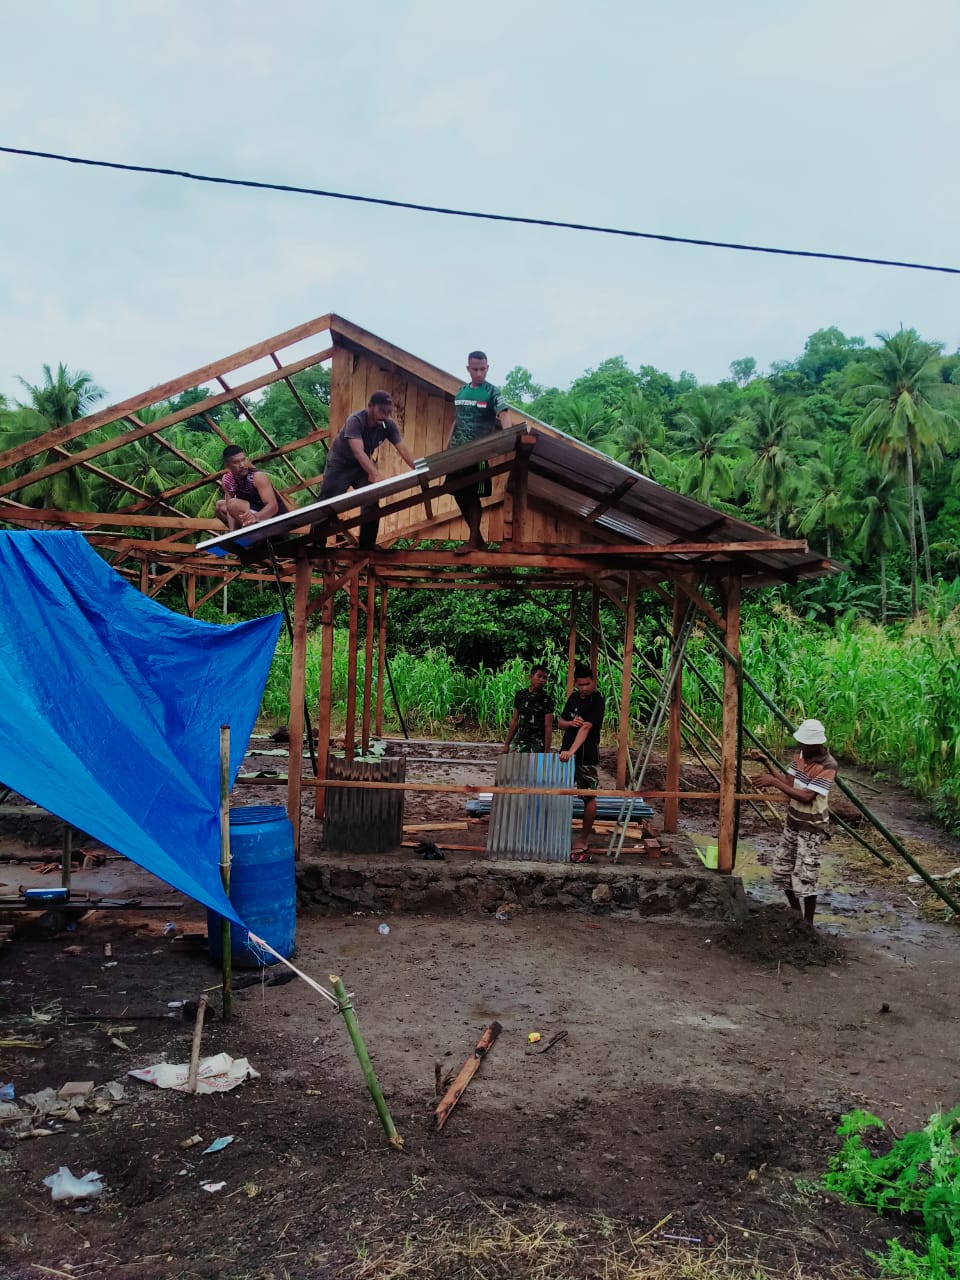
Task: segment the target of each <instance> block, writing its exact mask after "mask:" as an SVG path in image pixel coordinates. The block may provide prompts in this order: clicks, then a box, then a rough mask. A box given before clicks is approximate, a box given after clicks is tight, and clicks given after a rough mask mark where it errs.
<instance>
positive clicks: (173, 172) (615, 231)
mask: <svg viewBox="0 0 960 1280" xmlns="http://www.w3.org/2000/svg"><path fill="white" fill-rule="evenodd" d="M0 153H5V154H6V155H11V156H28V157H31V158H32V159H36V160H59V161H61V162H62V163H64V164H80V165H86V166H88V167H90V168H93V169H116V170H119V171H120V172H122V173H148V174H154V175H156V176H158V177H163V178H187V179H189V181H191V182H212V183H214V184H216V185H219V186H224V187H247V188H249V189H251V190H253V191H282V192H289V193H291V194H293V195H300V196H318V197H320V198H322V199H324V200H350V201H353V202H354V203H355V204H375V205H381V206H382V207H384V208H386V209H411V210H413V211H414V212H415V213H437V214H442V215H444V216H445V217H448V218H475V219H480V220H482V221H486V222H509V223H515V224H519V225H520V226H527V227H553V228H556V229H558V230H563V231H589V232H592V233H594V234H596V235H604V236H626V237H628V238H629V239H632V240H659V241H662V242H663V243H665V244H691V245H696V246H698V247H699V248H702V249H734V250H736V251H737V252H739V253H770V254H776V255H778V256H780V257H784V258H819V259H822V260H824V261H826V262H857V263H861V264H862V265H864V266H870V267H901V268H903V269H904V270H906V271H938V272H941V273H942V274H945V275H951V276H957V275H960V267H940V266H934V265H932V264H931V263H929V262H901V261H899V260H898V259H896V258H867V257H863V256H862V255H860V254H856V253H823V252H820V251H818V250H815V249H778V248H775V247H773V246H771V245H762V244H738V243H737V242H736V241H731V240H707V239H699V238H694V237H692V236H669V235H663V234H661V233H659V232H656V231H629V230H627V229H626V228H624V227H603V226H595V225H594V224H592V223H589V222H561V221H559V220H557V219H554V218H526V217H523V216H522V215H520V214H512V213H482V212H480V211H479V210H476V209H447V208H444V207H443V206H442V205H434V204H417V203H415V202H413V201H410V200H388V199H386V198H385V197H383V196H360V195H356V194H352V193H348V192H345V191H324V190H322V189H320V188H318V187H297V186H292V185H290V184H289V183H285V182H257V181H255V180H254V179H253V178H223V177H217V176H215V175H213V174H209V173H191V172H190V171H189V170H187V169H160V168H157V167H155V166H153V165H145V164H121V163H120V162H119V161H116V160H91V159H89V158H88V157H85V156H64V155H59V154H58V153H57V152H55V151H30V150H27V149H26V148H24V147H4V146H0Z"/></svg>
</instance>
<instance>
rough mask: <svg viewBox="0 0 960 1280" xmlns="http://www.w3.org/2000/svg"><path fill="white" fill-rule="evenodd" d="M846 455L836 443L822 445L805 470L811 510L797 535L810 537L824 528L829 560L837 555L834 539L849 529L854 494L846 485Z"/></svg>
mask: <svg viewBox="0 0 960 1280" xmlns="http://www.w3.org/2000/svg"><path fill="white" fill-rule="evenodd" d="M843 463H844V459H843V455H842V451H841V449H840V446H839V445H838V443H837V442H836V441H835V440H826V441H824V443H823V444H821V445H820V447H819V450H818V452H817V456H816V457H815V458H813V459H811V460H810V461H809V462H808V463H807V464H806V466H805V467H804V470H803V485H802V489H801V496H802V498H803V500H804V502H805V503H806V502H807V501H809V504H810V505H809V506H807V507H806V510H805V512H804V514H803V516H802V517H801V519H800V521H799V523H798V525H797V531H798V532H799V533H802V534H803V536H804V537H807V536H808V535H809V534H810V533H812V532H813V530H814V529H816V528H817V526H818V525H819V526H821V527H822V528H823V531H824V534H825V535H826V541H827V556H828V557H830V556H832V555H833V535H834V534H837V533H843V532H845V531H846V529H847V526H848V516H847V511H848V509H849V506H850V502H851V499H850V493H849V491H848V490H847V488H846V487H845V485H844V483H843Z"/></svg>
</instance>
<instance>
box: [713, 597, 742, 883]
mask: <svg viewBox="0 0 960 1280" xmlns="http://www.w3.org/2000/svg"><path fill="white" fill-rule="evenodd" d="M723 594H724V596H725V601H724V604H725V608H724V618H723V626H724V644H725V645H726V652H725V653H724V655H723V729H722V731H721V734H720V738H721V742H720V813H719V817H718V821H717V828H718V829H717V870H718V871H721V872H725V873H727V874H729V873H730V872H731V871H732V870H733V860H734V853H735V851H736V830H737V822H736V810H737V801H736V799H735V796H736V791H737V760H738V756H739V753H738V750H737V744H738V738H739V718H740V705H739V704H740V669H739V664H740V577H739V575H738V574H735V573H733V574H731V575H730V577H729V578H728V579H727V583H726V590H725V591H724V593H723ZM731 659H732V661H731Z"/></svg>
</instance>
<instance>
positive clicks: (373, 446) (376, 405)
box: [320, 391, 415, 551]
mask: <svg viewBox="0 0 960 1280" xmlns="http://www.w3.org/2000/svg"><path fill="white" fill-rule="evenodd" d="M392 414H393V399H392V398H391V396H390V393H389V392H388V391H375V392H374V393H373V395H372V396H371V397H370V403H369V404H368V405H367V407H366V408H365V409H360V410H358V411H357V412H356V413H351V415H350V417H349V418H348V419H347V420H346V422H345V423H344V424H343V426H342V427H341V428H340V430H339V431H338V433H337V438H336V439H335V440H334V442H333V444H332V445H331V446H330V455H329V457H328V458H327V465H326V467H324V470H323V485H322V487H321V489H320V497H321V499H323V498H338V497H339V496H340V495H341V494H342V493H346V492H347V490H348V489H362V488H363V487H364V486H365V485H368V484H375V483H376V482H377V481H378V480H380V479H382V477H381V475H380V472H379V471H378V470H377V467H376V464H375V463H374V460H373V455H374V453H375V452H376V450H377V448H378V447H379V446H380V445H381V444H382V443H383V441H384V440H389V441H390V443H391V444H392V445H393V447H394V448H395V449H396V451H397V453H399V455H400V457H401V458H402V459H403V460H404V462H405V463H406V464H407V466H408V467H409V468H410V469H411V471H412V470H413V468H414V465H415V464H414V458H413V454H412V453H411V452H410V450H409V449H408V448H407V445H406V443H405V442H404V439H403V436H402V435H401V434H400V428H399V427H398V426H397V424H396V423H395V422H394V420H393V417H392V416H391V415H392ZM379 528H380V516H379V514H378V510H377V504H376V503H372V504H371V505H369V506H367V507H365V508H364V522H363V524H362V525H361V526H360V536H359V538H358V542H359V544H360V546H361V547H362V548H363V549H364V550H367V551H371V550H373V549H374V548H375V547H376V543H377V533H378V531H379Z"/></svg>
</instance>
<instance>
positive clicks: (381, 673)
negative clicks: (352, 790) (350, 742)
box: [376, 582, 387, 738]
mask: <svg viewBox="0 0 960 1280" xmlns="http://www.w3.org/2000/svg"><path fill="white" fill-rule="evenodd" d="M386 666H387V588H386V586H385V585H384V583H382V582H381V583H380V609H379V612H378V614H377V719H376V724H377V737H378V738H382V737H383V682H384V680H386V678H387V672H386Z"/></svg>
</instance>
